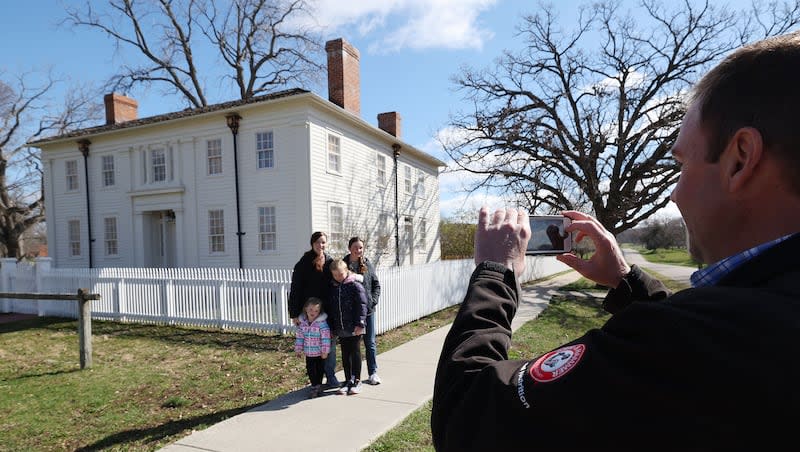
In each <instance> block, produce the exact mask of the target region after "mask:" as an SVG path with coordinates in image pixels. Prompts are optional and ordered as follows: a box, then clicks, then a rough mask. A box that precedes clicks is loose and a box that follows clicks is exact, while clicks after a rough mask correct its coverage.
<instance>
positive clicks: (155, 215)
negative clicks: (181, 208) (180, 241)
mask: <svg viewBox="0 0 800 452" xmlns="http://www.w3.org/2000/svg"><path fill="white" fill-rule="evenodd" d="M144 234H145V237H144V244H145V246H144V251H145V259H144V265H145V266H146V267H159V268H169V267H175V265H176V255H177V245H176V242H177V240H176V233H175V212H174V211H172V210H155V211H150V212H147V214H146V215H145V224H144Z"/></svg>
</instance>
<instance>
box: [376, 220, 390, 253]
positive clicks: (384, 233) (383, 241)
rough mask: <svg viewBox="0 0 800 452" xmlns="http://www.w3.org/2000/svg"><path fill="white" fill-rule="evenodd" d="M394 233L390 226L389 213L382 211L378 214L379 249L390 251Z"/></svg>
mask: <svg viewBox="0 0 800 452" xmlns="http://www.w3.org/2000/svg"><path fill="white" fill-rule="evenodd" d="M391 239H392V235H391V229H390V228H389V214H388V213H382V214H380V215H379V216H378V240H377V243H376V245H377V247H378V250H380V251H383V252H388V248H389V244H390V243H391Z"/></svg>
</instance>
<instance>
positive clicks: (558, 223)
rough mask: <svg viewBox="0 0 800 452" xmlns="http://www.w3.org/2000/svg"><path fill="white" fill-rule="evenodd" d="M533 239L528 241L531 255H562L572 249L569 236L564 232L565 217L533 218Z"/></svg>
mask: <svg viewBox="0 0 800 452" xmlns="http://www.w3.org/2000/svg"><path fill="white" fill-rule="evenodd" d="M530 224H531V239H530V240H529V241H528V248H527V253H529V254H560V253H566V252H568V251H570V250H571V249H572V242H571V240H569V239H570V237H569V234H568V233H566V232H564V224H565V219H564V217H563V216H556V215H549V216H531V217H530Z"/></svg>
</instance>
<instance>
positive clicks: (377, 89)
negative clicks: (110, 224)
mask: <svg viewBox="0 0 800 452" xmlns="http://www.w3.org/2000/svg"><path fill="white" fill-rule="evenodd" d="M83 3H84V2H83V0H61V1H60V0H27V1H24V2H17V1H4V2H2V5H0V30H2V35H3V38H4V39H3V42H4V45H3V61H2V63H0V70H2V71H3V72H4V74H3V75H4V77H6V76H9V75H14V74H19V73H23V72H29V71H32V70H39V71H41V70H47V69H52V70H53V72H54V73H55V74H58V75H60V76H61V77H62V78H65V79H69V80H71V81H73V82H79V81H80V82H90V83H96V84H100V83H101V82H102V81H104V80H105V79H106V78H108V77H109V76H110V75H111V74H112V72H113V69H114V67H115V66H117V65H119V64H120V63H121V62H123V61H125V59H126V58H129V57H130V54H131V53H132V51H130V50H126V49H124V48H122V49H120V50H119V51H116V50H115V47H114V43H113V42H112V41H111V40H110V39H109V38H107V37H106V36H105V35H103V34H101V33H100V32H98V31H95V30H89V29H86V28H80V29H71V28H69V27H67V26H59V25H58V24H59V22H60V21H62V20H63V19H64V18H65V17H66V14H65V12H64V8H65V6H73V7H75V6H79V5H81V4H83ZM92 3H93V5H94V6H95V7H96V8H100V7H101V6H102V5H103V4H104V3H105V2H101V1H92ZM554 3H555V4H558V10H559V14H560V17H561V18H562V20H563V21H564V22H565V23H566V22H569V21H571V20H574V19H575V16H576V12H577V9H578V5H579V4H580V3H581V2H577V1H567V0H562V1H560V2H554ZM535 7H536V3H535V2H533V1H514V0H380V1H372V0H360V1H353V0H351V1H344V0H317V8H319V9H318V13H317V19H318V21H319V22H320V25H322V26H324V27H325V33H324V35H323V37H324V39H325V40H328V39H334V38H338V37H343V38H344V39H346V40H347V41H349V42H350V43H351V44H353V45H354V46H355V47H356V48H358V49H359V51H360V52H361V115H362V118H364V119H365V120H366V121H368V122H370V123H373V124H377V119H376V116H377V114H378V113H381V112H386V111H397V112H399V113H400V115H401V117H402V121H403V123H402V138H403V140H404V141H406V142H408V143H410V144H412V145H414V146H416V147H417V148H419V149H422V150H424V151H427V152H428V153H430V154H432V155H435V156H436V157H438V158H440V159H442V160H445V161H447V159H446V156H445V155H444V154H443V153H442V152H441V150H440V149H439V148H438V145H437V144H436V141H435V139H434V137H435V136H436V135H437V134H438V133H442V132H443V131H445V128H446V125H447V123H448V118H449V115H450V114H452V113H454V112H457V111H458V110H460V109H462V108H463V107H464V104H462V102H461V94H460V93H458V92H455V91H454V86H455V85H454V84H453V83H452V82H451V80H450V78H451V77H452V76H453V75H455V74H457V73H458V72H459V68H460V67H461V66H462V65H469V66H472V67H475V68H485V67H491V65H492V64H493V62H494V60H495V59H496V58H497V57H499V56H500V55H501V53H502V51H503V50H504V49H519V44H518V43H517V42H516V41H515V38H514V31H515V27H516V26H517V24H519V22H520V16H521V14H522V13H530V12H532V11H533V10H534V8H535ZM65 86H66V85H65ZM314 91H316V92H317V94H319V95H320V96H322V97H324V98H327V91H326V88H317V89H314ZM129 95H131V96H132V97H134V98H136V99H137V100H138V101H139V115H140V117H144V116H151V115H156V114H161V113H167V112H170V111H175V110H179V109H183V108H185V107H186V105H185V104H184V103H182V102H181V101H180V100H179V99H177V98H169V97H164V96H162V95H161V93H159V92H157V90H155V89H153V90H151V91H150V92H145V91H133V92H131V93H129ZM233 99H234V97H233V96H229V97H228V98H226V99H219V101H224V100H233ZM462 179H463V178H459V177H457V176H454V175H452V174H449V175H443V176H442V178H441V205H442V209H441V210H442V215H443V216H449V215H451V214H452V213H453V212H454V211H456V210H458V209H462V208H468V209H477V207H479V206H480V205H481V204H484V203H485V204H488V205H490V206H492V207H500V206H502V200H499V199H495V198H493V197H491V196H490V195H486V194H484V195H473V196H472V197H471V198H469V199H467V198H466V197H465V194H464V193H463V192H462V190H461V188H460V182H459V181H460V180H462ZM667 211H668V213H669V214H670V215H672V216H674V215H676V214H677V211H676V209H675V208H674V206H671V207H670V208H668V209H667Z"/></svg>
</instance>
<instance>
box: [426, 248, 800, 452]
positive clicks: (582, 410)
mask: <svg viewBox="0 0 800 452" xmlns="http://www.w3.org/2000/svg"><path fill="white" fill-rule="evenodd" d="M799 258H800V234H796V235H795V236H794V237H792V238H790V239H788V240H786V241H784V242H783V243H781V244H778V245H776V246H774V247H773V248H770V249H769V250H767V251H765V252H764V253H763V254H761V255H759V256H757V257H756V258H754V259H753V260H752V261H750V262H748V263H746V264H744V265H743V266H741V267H739V268H737V269H735V270H734V271H733V272H732V273H730V274H729V275H728V276H727V277H725V278H724V280H722V281H721V282H720V283H719V284H717V285H716V286H714V287H707V288H698V289H687V290H683V291H680V292H678V293H676V294H674V295H671V296H669V297H666V298H664V297H665V296H666V293H665V291H664V289H663V286H661V285H660V284H658V283H656V282H655V280H653V279H652V278H651V277H649V276H648V275H647V274H645V273H643V272H641V271H640V270H638V269H636V268H634V270H633V271H632V273H631V275H629V276H628V277H626V281H625V284H621V286H624V287H619V288H617V289H616V290H613V291H611V293H610V294H609V297H608V298H607V300H606V303H605V306H606V307H607V308H609V310H611V311H615V312H616V313H615V314H614V316H613V317H612V318H611V319H609V321H608V322H607V323H606V324H605V325H604V326H603V327H602V328H600V329H596V330H590V331H588V332H587V333H586V334H585V335H584V336H582V337H580V338H578V339H576V340H574V341H572V342H569V343H567V344H565V345H564V346H562V347H558V348H556V349H555V350H553V351H551V352H549V353H547V354H545V355H543V356H542V357H539V358H537V359H533V360H531V361H521V360H518V361H510V360H508V358H507V351H508V348H509V346H510V343H511V320H512V319H513V317H514V314H515V312H516V309H517V305H518V300H519V296H520V288H519V285H518V283H517V282H516V279H515V277H514V274H513V273H512V272H511V271H510V270H508V269H506V268H505V267H503V266H502V265H500V264H496V263H492V262H485V263H483V264H480V265H479V266H478V268H477V269H476V270H475V272H474V273H473V275H472V278H471V280H470V284H469V289H468V292H467V295H466V297H465V299H464V302H463V304H462V306H461V308H460V311H459V313H458V315H457V316H456V320H455V321H454V323H453V326H452V328H451V330H450V332H449V334H448V336H447V338H446V340H445V344H444V347H443V350H442V354H441V358H440V361H439V365H438V368H437V373H436V381H435V385H434V396H433V412H432V417H431V427H432V431H433V441H434V445H435V447H436V449H437V450H438V451H468V450H545V449H546V450H639V451H649V450H681V451H683V450H743V449H747V448H753V449H752V450H767V449H771V450H778V449H781V450H783V448H784V447H788V448H789V449H792V450H794V449H795V448H797V447H798V446H797V434H796V430H797V427H795V425H794V424H795V419H796V418H797V413H798V412H799V411H800V396H798V393H799V392H798V389H797V388H798V385H799V384H800V366H798V359H800V260H799ZM659 298H661V299H659ZM781 444H783V445H785V446H783V447H780V448H778V449H776V448H774V447H775V445H781Z"/></svg>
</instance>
